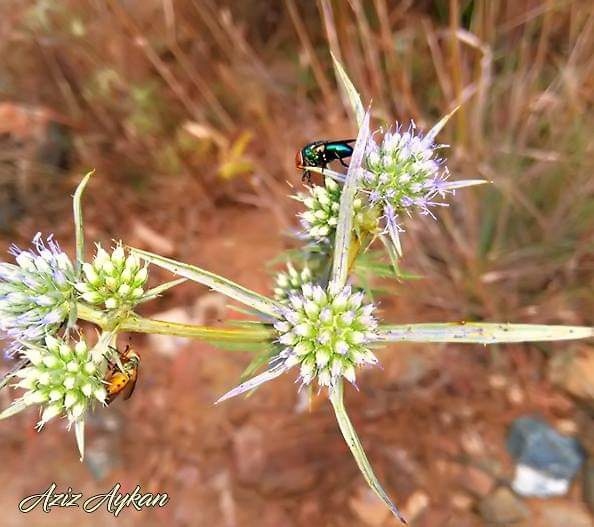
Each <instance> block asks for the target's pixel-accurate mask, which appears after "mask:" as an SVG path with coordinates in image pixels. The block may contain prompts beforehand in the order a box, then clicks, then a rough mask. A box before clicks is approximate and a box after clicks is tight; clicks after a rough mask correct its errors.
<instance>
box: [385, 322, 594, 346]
mask: <svg viewBox="0 0 594 527" xmlns="http://www.w3.org/2000/svg"><path fill="white" fill-rule="evenodd" d="M593 336H594V328H591V327H587V326H546V325H538V324H497V323H488V322H444V323H428V324H400V325H389V326H380V328H379V336H378V341H380V342H463V343H476V344H495V343H499V342H501V343H503V342H542V341H547V340H551V341H552V340H572V339H584V338H591V337H593Z"/></svg>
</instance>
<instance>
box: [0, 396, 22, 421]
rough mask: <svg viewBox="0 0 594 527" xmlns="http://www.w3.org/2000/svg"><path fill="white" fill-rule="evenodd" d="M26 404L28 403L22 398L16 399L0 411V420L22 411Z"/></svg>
mask: <svg viewBox="0 0 594 527" xmlns="http://www.w3.org/2000/svg"><path fill="white" fill-rule="evenodd" d="M27 406H28V405H27V404H26V403H25V401H23V400H22V399H17V400H16V401H14V402H13V403H12V404H11V405H10V406H9V407H8V408H6V409H5V410H4V411H3V412H1V413H0V421H1V420H2V419H7V418H9V417H12V416H13V415H16V414H18V413H19V412H22V411H23V410H24V409H25V408H27Z"/></svg>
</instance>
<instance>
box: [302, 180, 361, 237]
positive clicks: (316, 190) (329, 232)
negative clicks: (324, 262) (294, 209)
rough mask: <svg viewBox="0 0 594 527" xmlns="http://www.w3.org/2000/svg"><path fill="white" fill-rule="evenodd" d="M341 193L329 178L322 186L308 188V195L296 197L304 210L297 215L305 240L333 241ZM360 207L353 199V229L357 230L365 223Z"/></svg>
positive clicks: (334, 182)
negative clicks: (303, 206)
mask: <svg viewBox="0 0 594 527" xmlns="http://www.w3.org/2000/svg"><path fill="white" fill-rule="evenodd" d="M341 192H342V186H341V185H339V184H338V183H337V182H336V181H334V180H333V179H332V178H331V177H326V178H325V180H324V186H320V185H314V186H313V187H310V188H309V195H304V194H299V195H297V199H298V200H299V201H302V202H303V204H304V205H305V208H306V210H305V211H304V212H302V213H300V214H299V217H300V219H301V225H302V227H303V235H304V236H305V238H307V239H310V240H313V241H314V242H316V243H329V242H330V241H331V240H332V239H333V237H334V233H335V232H336V225H337V223H338V210H339V208H340V195H341ZM362 206H363V203H362V201H361V200H360V199H358V198H357V199H355V202H354V203H353V214H354V222H353V225H354V228H358V227H359V226H360V225H362V224H363V223H364V221H365V218H364V216H363V214H362Z"/></svg>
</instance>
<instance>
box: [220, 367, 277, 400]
mask: <svg viewBox="0 0 594 527" xmlns="http://www.w3.org/2000/svg"><path fill="white" fill-rule="evenodd" d="M287 369H288V368H287V367H286V366H285V365H284V364H279V365H278V366H275V367H274V368H270V369H269V370H266V371H265V372H263V373H261V374H260V375H256V376H255V377H252V378H251V379H250V380H249V381H246V382H244V383H242V384H240V385H239V386H236V387H235V388H233V389H232V390H230V391H228V392H227V393H226V394H225V395H223V396H222V397H219V398H218V399H217V400H216V401H215V405H216V404H219V403H222V402H223V401H226V400H227V399H231V398H233V397H236V396H238V395H241V394H242V393H245V392H249V391H250V390H253V389H254V388H257V387H258V386H260V385H261V384H264V383H265V382H268V381H271V380H272V379H276V378H277V377H279V376H280V375H282V374H283V373H284V372H285V371H287Z"/></svg>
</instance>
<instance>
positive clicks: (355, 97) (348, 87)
mask: <svg viewBox="0 0 594 527" xmlns="http://www.w3.org/2000/svg"><path fill="white" fill-rule="evenodd" d="M330 55H332V61H333V62H334V71H335V72H336V77H337V79H338V84H339V85H340V87H341V88H342V90H341V91H342V92H343V93H344V95H345V96H346V98H347V101H348V102H349V104H350V106H351V108H352V110H353V113H354V114H355V119H356V120H357V125H358V126H361V125H362V124H363V119H364V116H365V108H364V107H363V103H362V102H361V96H360V95H359V92H357V90H356V89H355V86H353V83H352V82H351V79H349V76H348V75H347V74H346V71H344V68H343V67H342V64H341V63H340V62H339V61H338V59H337V58H336V57H335V56H334V54H333V53H332V52H330Z"/></svg>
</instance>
